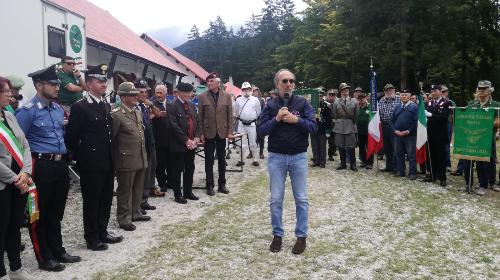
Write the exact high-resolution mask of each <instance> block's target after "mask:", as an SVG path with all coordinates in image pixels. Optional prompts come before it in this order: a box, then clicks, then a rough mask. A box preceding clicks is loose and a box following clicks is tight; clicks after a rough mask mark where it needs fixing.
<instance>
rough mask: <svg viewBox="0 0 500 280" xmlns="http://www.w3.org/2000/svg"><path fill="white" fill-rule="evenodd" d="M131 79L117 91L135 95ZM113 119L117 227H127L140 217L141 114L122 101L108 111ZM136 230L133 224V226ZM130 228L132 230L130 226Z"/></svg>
mask: <svg viewBox="0 0 500 280" xmlns="http://www.w3.org/2000/svg"><path fill="white" fill-rule="evenodd" d="M137 93H138V91H137V90H136V89H135V87H134V85H133V84H132V83H130V82H125V83H122V84H120V87H119V90H118V94H120V95H137ZM111 117H112V118H113V139H114V141H113V142H114V143H115V145H114V155H115V160H116V164H115V166H116V177H117V181H118V188H117V211H116V216H117V220H118V224H119V225H120V227H122V228H124V227H130V225H131V224H132V220H138V219H140V216H141V214H140V213H139V211H138V210H139V206H140V203H141V199H142V192H143V187H144V176H145V171H146V168H147V167H148V161H147V154H146V145H145V138H144V126H143V122H142V116H141V113H140V112H139V110H137V109H136V108H128V107H127V106H125V105H124V104H123V103H122V104H121V105H120V107H118V108H116V109H114V110H113V111H112V112H111ZM134 229H135V227H134ZM131 230H133V229H131Z"/></svg>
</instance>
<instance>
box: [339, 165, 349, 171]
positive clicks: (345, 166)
mask: <svg viewBox="0 0 500 280" xmlns="http://www.w3.org/2000/svg"><path fill="white" fill-rule="evenodd" d="M345 169H347V165H345V164H341V165H340V166H339V167H337V170H345Z"/></svg>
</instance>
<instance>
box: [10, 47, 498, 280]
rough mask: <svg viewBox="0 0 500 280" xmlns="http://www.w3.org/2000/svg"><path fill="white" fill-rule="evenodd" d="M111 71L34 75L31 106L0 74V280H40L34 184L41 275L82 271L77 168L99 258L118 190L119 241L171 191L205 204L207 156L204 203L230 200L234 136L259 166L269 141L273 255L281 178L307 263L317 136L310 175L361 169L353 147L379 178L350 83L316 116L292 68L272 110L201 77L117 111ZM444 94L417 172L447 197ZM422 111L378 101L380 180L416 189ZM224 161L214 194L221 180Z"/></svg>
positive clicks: (128, 97) (411, 101) (143, 89)
mask: <svg viewBox="0 0 500 280" xmlns="http://www.w3.org/2000/svg"><path fill="white" fill-rule="evenodd" d="M108 74H109V73H108V66H107V65H106V64H100V65H97V66H95V67H91V68H89V69H88V70H87V71H85V72H84V73H81V72H80V71H78V70H76V62H75V60H74V59H73V58H71V57H64V58H62V60H61V63H59V64H58V65H53V66H51V67H48V68H45V69H41V70H39V71H36V72H33V73H31V74H29V75H28V77H30V78H31V79H32V81H33V84H34V86H35V90H36V95H35V96H34V97H33V98H32V99H30V100H27V101H24V100H22V97H21V95H20V89H21V88H22V86H23V83H24V81H23V80H22V79H21V78H18V77H6V78H3V77H0V91H1V92H0V106H1V107H2V110H1V113H2V116H1V120H2V122H1V123H0V134H1V136H0V140H1V141H2V144H3V145H0V147H1V148H0V255H1V256H2V260H3V255H4V252H7V255H8V260H9V265H10V272H9V273H8V276H7V271H6V268H5V265H4V262H3V261H2V262H0V279H2V280H3V279H7V277H9V279H32V277H31V276H30V275H29V274H27V273H26V271H24V270H23V269H22V264H21V258H20V251H21V250H22V247H23V246H22V244H21V237H20V228H21V226H22V225H23V222H24V220H25V213H26V201H27V197H28V191H29V190H30V186H31V187H32V186H33V185H36V189H37V193H38V197H37V201H38V209H37V210H38V213H39V216H38V219H35V220H33V221H30V224H29V226H28V228H29V233H30V238H31V241H32V244H33V249H34V253H35V256H36V259H37V261H38V265H39V268H40V269H42V270H47V271H62V270H64V269H65V264H68V263H76V262H79V261H81V258H80V257H79V256H74V255H71V254H70V253H68V252H67V251H66V249H65V248H64V245H63V241H62V236H61V222H62V220H63V216H64V210H65V206H66V200H67V197H68V192H69V189H70V173H69V170H70V169H69V163H76V165H75V169H76V170H77V172H78V174H79V178H80V187H81V193H82V198H83V215H82V217H83V225H84V226H83V229H84V239H85V242H86V246H87V248H88V249H90V250H94V251H102V250H107V249H108V246H109V244H114V243H119V242H122V241H123V239H124V237H123V236H118V235H112V234H110V232H108V223H109V220H110V213H111V206H112V201H113V195H114V190H115V179H116V181H117V187H116V192H115V194H116V197H117V203H116V205H117V211H116V219H117V221H118V225H119V227H120V228H121V229H123V230H124V231H133V230H135V229H136V225H135V223H136V222H143V221H144V222H146V221H150V220H151V219H152V218H151V216H149V215H148V212H147V211H152V210H155V209H156V207H155V206H154V205H151V204H150V203H149V200H148V198H149V197H151V196H155V197H164V196H165V194H166V193H167V192H168V189H172V190H173V195H174V200H175V202H176V203H180V204H186V203H187V202H188V201H196V200H198V199H199V198H198V196H196V194H195V193H194V192H193V174H194V171H195V156H196V153H197V151H199V149H203V151H204V167H205V176H206V183H205V184H206V185H205V187H206V192H207V195H209V196H213V195H215V190H217V192H218V193H221V194H228V193H229V190H228V187H227V185H226V165H227V162H226V159H225V157H226V146H227V145H228V144H229V143H230V142H231V141H232V139H234V133H235V132H237V133H238V134H240V135H242V138H243V139H242V144H243V149H244V153H245V157H246V159H250V160H251V162H252V165H253V166H259V165H260V163H259V160H258V159H264V158H265V157H264V150H263V149H264V142H265V140H264V138H265V137H266V136H268V152H269V153H268V171H269V178H270V192H271V195H270V212H271V223H272V229H273V235H274V238H273V241H272V243H271V245H270V248H269V249H270V251H272V252H279V251H280V250H281V246H282V237H283V235H284V230H283V223H282V211H283V198H284V190H285V181H286V176H287V174H288V175H289V176H290V178H291V183H292V190H293V193H294V198H295V203H296V206H297V207H296V211H297V225H296V229H295V235H296V237H297V241H296V243H295V245H294V247H293V250H292V252H293V253H294V254H301V253H302V252H304V250H305V248H306V237H307V232H308V222H307V220H308V205H309V203H308V198H307V167H308V163H307V149H308V146H309V137H310V138H311V139H310V142H311V145H312V150H313V163H312V166H313V167H321V168H325V167H326V160H327V156H328V160H330V161H333V160H334V156H335V155H336V152H337V150H338V153H339V155H340V164H339V166H338V167H337V170H343V169H347V168H348V163H349V169H350V170H352V171H358V165H357V162H358V161H357V159H356V153H355V149H356V148H358V149H359V155H358V159H359V162H361V165H360V167H363V168H366V169H371V168H373V164H374V158H373V155H370V156H368V154H367V147H368V121H369V115H370V111H371V107H370V104H369V103H368V96H367V95H366V94H365V93H363V90H362V89H361V88H356V89H355V90H354V91H353V92H351V90H350V86H349V85H347V84H346V83H342V84H340V86H339V88H338V89H332V90H329V91H328V92H327V94H326V96H324V97H322V98H321V101H320V104H319V108H320V110H319V112H318V114H315V112H314V109H313V107H312V106H311V104H310V103H309V102H308V101H307V100H306V98H304V97H302V96H298V95H295V94H293V90H294V89H295V75H294V74H293V73H292V72H291V71H289V70H286V69H282V70H280V71H278V72H277V73H276V75H275V77H274V86H275V88H276V91H273V92H271V93H270V94H269V97H268V98H267V99H264V98H263V96H262V93H261V92H260V90H259V88H258V87H256V86H252V85H251V84H250V83H248V82H245V83H243V85H242V87H241V88H242V94H241V95H239V96H233V95H230V94H228V93H226V92H224V90H223V89H222V87H221V79H220V77H219V75H218V74H217V73H215V72H213V73H210V74H209V75H208V76H207V77H206V85H207V87H208V90H207V91H205V92H203V93H201V94H199V95H197V96H195V95H194V94H193V91H194V88H193V85H192V84H188V83H183V82H179V83H178V84H177V85H176V87H175V89H174V90H173V96H174V97H173V98H169V96H171V92H169V90H168V88H167V87H166V86H165V85H163V84H158V85H156V86H155V87H154V89H152V88H150V87H149V85H148V83H147V82H146V81H145V80H137V81H131V82H123V83H121V84H120V85H119V87H118V90H117V94H118V97H119V98H117V101H116V102H115V103H114V104H110V102H109V100H108V98H107V97H106V90H107V81H108V78H109V75H108ZM446 91H447V90H446V88H445V87H444V86H442V85H434V86H432V88H431V94H430V96H429V97H428V99H427V100H426V101H425V107H426V115H427V118H428V139H429V141H428V142H429V143H428V147H429V149H428V151H430V153H429V155H432V157H430V156H429V157H428V158H429V159H430V160H428V161H427V163H426V164H424V165H423V166H421V172H423V173H424V174H427V177H426V178H425V181H429V182H434V181H436V180H439V182H440V184H441V185H442V186H445V185H446V169H447V168H446V167H447V165H448V167H450V164H451V163H450V159H449V144H450V136H451V131H450V127H452V124H451V123H450V120H452V118H450V114H451V112H452V110H451V109H452V108H453V107H454V105H453V103H452V101H450V100H449V99H448V96H447V95H446V94H445V93H446ZM492 91H493V87H492V86H491V83H489V82H488V81H481V82H479V84H478V88H477V95H476V97H477V98H476V100H475V101H472V102H471V103H470V106H473V107H480V108H485V107H499V106H498V103H496V102H495V101H492V99H491V93H492ZM417 102H418V101H417V100H416V99H415V97H414V96H412V95H411V94H410V93H409V92H408V91H406V90H402V91H401V92H400V93H399V94H396V90H395V87H394V86H393V85H391V84H387V85H386V86H385V87H384V96H383V97H382V98H381V99H380V100H379V103H378V106H379V112H380V119H381V122H382V129H383V143H384V149H383V157H385V168H384V169H383V170H382V171H384V172H390V173H394V175H396V176H402V177H403V176H406V164H405V163H406V161H408V163H409V166H408V176H409V179H410V180H415V179H416V178H417V164H416V161H415V153H416V151H415V141H416V130H417V119H418V107H417V105H416V103H417ZM443 131H446V133H443ZM327 143H328V149H327V148H326V147H327ZM494 143H495V141H494V139H492V144H493V146H494ZM257 148H259V154H258V155H257ZM447 149H448V151H447ZM494 151H495V150H494ZM378 156H382V154H380V155H378ZM216 157H217V164H218V177H217V185H216V184H215V178H214V171H213V165H214V163H215V159H216ZM495 160H496V155H495V152H493V153H492V155H491V162H490V163H483V162H476V168H477V171H478V177H479V183H480V188H479V189H478V191H477V193H478V194H481V191H483V192H484V190H483V189H484V188H487V187H488V186H490V187H492V189H493V190H495V191H499V189H498V187H496V186H495V185H492V184H494V181H495V180H494V177H495V176H496V175H494V172H495V170H496V167H495ZM244 164H245V162H244V161H239V162H238V163H237V165H238V166H242V165H244ZM472 165H473V162H472V164H471V162H470V161H468V162H460V163H459V166H461V167H459V169H458V170H457V171H456V172H455V173H454V174H465V175H467V174H470V172H468V171H467V170H469V169H470V168H472ZM460 168H461V169H460ZM492 178H493V182H492ZM466 179H469V178H468V177H467V178H466ZM33 183H34V184H33ZM181 184H182V185H181ZM216 186H217V189H215V187H216ZM30 195H31V193H30Z"/></svg>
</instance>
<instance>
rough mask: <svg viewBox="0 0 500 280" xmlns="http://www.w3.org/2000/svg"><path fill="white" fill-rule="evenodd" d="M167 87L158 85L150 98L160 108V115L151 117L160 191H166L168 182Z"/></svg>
mask: <svg viewBox="0 0 500 280" xmlns="http://www.w3.org/2000/svg"><path fill="white" fill-rule="evenodd" d="M166 96H167V87H166V86H164V85H158V86H156V88H155V98H154V99H153V100H152V102H153V105H154V106H155V107H157V108H158V109H160V115H158V116H155V118H153V119H152V123H153V135H154V138H155V148H156V181H158V185H159V186H160V189H161V191H162V192H166V191H167V186H168V184H169V182H168V180H167V179H168V177H167V175H168V171H169V161H168V143H169V134H170V132H169V127H168V119H167V109H168V107H169V106H170V104H169V103H168V101H167V99H166Z"/></svg>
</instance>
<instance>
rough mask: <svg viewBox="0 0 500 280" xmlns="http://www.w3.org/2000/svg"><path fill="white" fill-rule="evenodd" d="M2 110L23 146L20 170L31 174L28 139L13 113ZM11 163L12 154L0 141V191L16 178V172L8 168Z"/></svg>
mask: <svg viewBox="0 0 500 280" xmlns="http://www.w3.org/2000/svg"><path fill="white" fill-rule="evenodd" d="M4 112H5V119H6V120H7V123H8V124H9V126H10V128H11V129H12V132H13V133H14V135H15V136H16V138H17V140H19V142H20V143H21V145H22V146H23V148H24V157H23V168H22V169H21V172H25V173H28V174H31V151H30V146H29V144H28V140H26V137H25V136H24V133H23V131H22V130H21V127H19V124H18V123H17V120H16V117H14V115H13V114H12V113H10V112H7V111H4ZM11 164H12V156H11V155H10V153H9V151H8V150H7V148H6V147H5V145H4V144H3V142H1V141H0V191H1V190H3V189H5V186H6V185H8V184H12V183H14V182H15V181H16V179H17V174H16V173H14V171H12V170H11V169H10V166H11Z"/></svg>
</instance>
